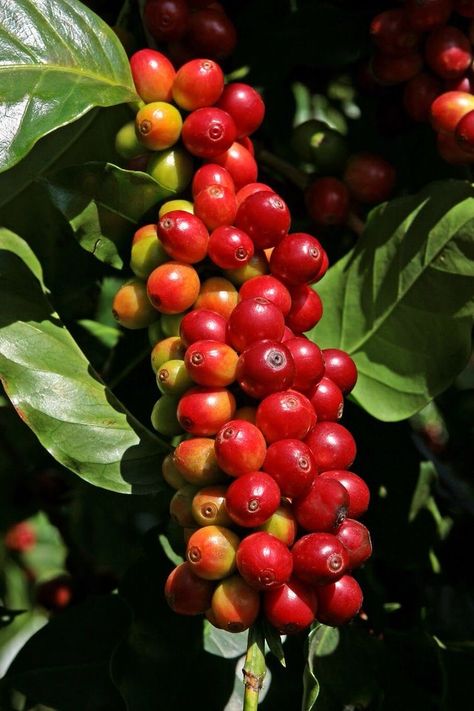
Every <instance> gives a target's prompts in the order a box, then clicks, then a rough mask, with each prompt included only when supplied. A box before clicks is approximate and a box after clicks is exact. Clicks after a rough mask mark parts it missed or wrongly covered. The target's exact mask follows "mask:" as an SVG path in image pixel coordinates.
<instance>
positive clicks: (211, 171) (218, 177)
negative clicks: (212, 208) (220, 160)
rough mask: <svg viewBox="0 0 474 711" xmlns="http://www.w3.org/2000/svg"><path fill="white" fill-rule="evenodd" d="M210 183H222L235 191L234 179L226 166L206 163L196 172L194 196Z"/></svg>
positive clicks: (193, 184) (224, 186) (193, 183)
mask: <svg viewBox="0 0 474 711" xmlns="http://www.w3.org/2000/svg"><path fill="white" fill-rule="evenodd" d="M210 185H222V187H223V188H228V189H229V190H231V191H233V192H235V186H234V181H233V180H232V177H231V175H230V173H229V171H227V170H226V169H225V168H222V166H220V165H217V164H215V163H206V164H204V165H202V166H201V167H200V168H198V170H197V171H196V172H195V173H194V177H193V182H192V193H193V198H195V197H196V195H198V194H199V193H200V192H201V190H204V189H205V188H208V187H209V186H210Z"/></svg>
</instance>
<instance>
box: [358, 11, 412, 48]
mask: <svg viewBox="0 0 474 711" xmlns="http://www.w3.org/2000/svg"><path fill="white" fill-rule="evenodd" d="M370 37H371V39H372V41H373V42H374V44H375V45H376V46H377V47H378V48H379V50H380V51H381V52H383V53H384V54H394V55H400V54H406V53H407V52H412V51H413V50H414V49H415V48H416V47H417V45H418V44H419V41H420V36H419V34H418V32H416V31H415V30H414V29H413V27H412V26H411V25H410V23H409V20H408V16H407V13H406V11H405V10H404V9H402V8H398V7H397V8H393V9H391V10H384V11H383V12H380V13H379V14H378V15H376V16H375V17H374V18H373V20H372V22H371V23H370Z"/></svg>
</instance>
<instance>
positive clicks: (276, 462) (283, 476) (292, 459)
mask: <svg viewBox="0 0 474 711" xmlns="http://www.w3.org/2000/svg"><path fill="white" fill-rule="evenodd" d="M263 469H264V471H266V472H267V473H268V474H270V476H272V477H273V478H274V479H275V481H276V483H277V484H278V486H279V487H280V491H281V494H282V496H288V497H289V498H293V497H297V496H302V495H303V494H305V493H306V492H307V491H308V490H309V488H310V486H311V484H312V482H313V479H314V478H315V477H316V476H317V474H318V469H317V467H316V462H315V461H314V457H313V453H312V452H311V450H310V448H309V447H308V445H307V444H305V443H304V442H301V441H300V440H298V439H280V440H278V441H277V442H273V443H272V444H270V446H269V447H268V449H267V453H266V457H265V461H264V462H263Z"/></svg>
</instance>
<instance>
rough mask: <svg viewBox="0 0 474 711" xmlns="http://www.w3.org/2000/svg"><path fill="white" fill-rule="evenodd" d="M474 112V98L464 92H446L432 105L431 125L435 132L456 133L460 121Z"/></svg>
mask: <svg viewBox="0 0 474 711" xmlns="http://www.w3.org/2000/svg"><path fill="white" fill-rule="evenodd" d="M470 111H474V96H471V94H466V93H465V92H464V91H446V92H444V94H441V95H440V96H438V98H437V99H435V100H434V101H433V103H432V105H431V125H432V126H433V128H434V130H435V131H441V132H442V133H454V131H455V129H456V126H457V125H458V123H459V121H460V120H461V119H462V117H463V116H465V115H466V114H467V113H469V112H470Z"/></svg>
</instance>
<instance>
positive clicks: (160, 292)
mask: <svg viewBox="0 0 474 711" xmlns="http://www.w3.org/2000/svg"><path fill="white" fill-rule="evenodd" d="M199 287H200V281H199V277H198V274H197V272H196V270H195V269H194V268H193V267H191V266H190V265H189V264H183V263H182V262H166V264H162V265H161V266H159V267H157V268H156V269H154V270H153V271H152V273H151V274H150V276H149V277H148V281H147V292H148V298H149V299H150V301H151V303H152V304H153V306H154V307H155V309H157V310H158V311H160V312H161V313H163V314H179V313H181V311H186V309H189V307H190V306H192V305H193V303H194V302H195V301H196V299H197V297H198V294H199Z"/></svg>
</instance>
